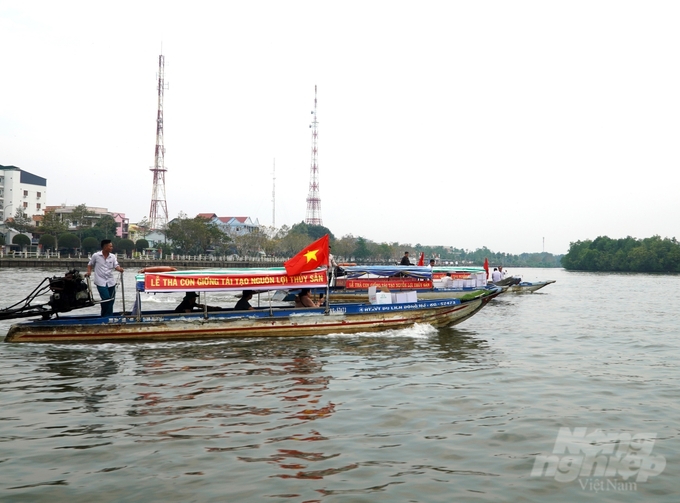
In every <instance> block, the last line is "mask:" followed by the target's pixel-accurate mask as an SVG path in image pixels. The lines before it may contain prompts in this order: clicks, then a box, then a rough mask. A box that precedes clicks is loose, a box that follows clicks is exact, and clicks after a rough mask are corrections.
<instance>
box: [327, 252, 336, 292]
mask: <svg viewBox="0 0 680 503" xmlns="http://www.w3.org/2000/svg"><path fill="white" fill-rule="evenodd" d="M337 269H338V263H337V262H336V261H335V257H334V256H333V254H332V253H331V246H330V245H328V267H327V271H328V286H335V282H334V281H333V280H334V279H335V276H336V274H337V273H336V271H337Z"/></svg>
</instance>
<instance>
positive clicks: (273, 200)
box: [272, 159, 276, 229]
mask: <svg viewBox="0 0 680 503" xmlns="http://www.w3.org/2000/svg"><path fill="white" fill-rule="evenodd" d="M272 228H273V229H276V159H274V169H273V170H272Z"/></svg>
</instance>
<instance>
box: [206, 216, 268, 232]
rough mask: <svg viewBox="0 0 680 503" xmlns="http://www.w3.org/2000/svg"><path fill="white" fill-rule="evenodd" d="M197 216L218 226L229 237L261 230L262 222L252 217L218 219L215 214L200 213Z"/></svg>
mask: <svg viewBox="0 0 680 503" xmlns="http://www.w3.org/2000/svg"><path fill="white" fill-rule="evenodd" d="M197 216H199V217H201V218H205V219H206V220H208V221H209V222H210V223H212V224H214V225H216V226H217V227H218V228H219V229H220V230H221V231H222V232H224V233H225V234H227V235H228V236H243V235H244V234H250V233H251V232H255V231H256V230H258V229H259V228H260V222H259V220H258V219H257V218H256V219H255V220H253V219H251V218H250V217H218V216H217V214H215V213H199V214H198V215H197Z"/></svg>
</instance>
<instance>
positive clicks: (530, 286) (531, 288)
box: [507, 279, 555, 293]
mask: <svg viewBox="0 0 680 503" xmlns="http://www.w3.org/2000/svg"><path fill="white" fill-rule="evenodd" d="M551 283H555V280H554V279H550V280H548V281H537V282H535V283H530V282H528V281H522V282H521V283H517V284H516V285H510V286H509V287H508V290H507V291H508V292H515V293H531V292H535V291H536V290H540V289H541V288H543V287H544V286H548V285H549V284H551Z"/></svg>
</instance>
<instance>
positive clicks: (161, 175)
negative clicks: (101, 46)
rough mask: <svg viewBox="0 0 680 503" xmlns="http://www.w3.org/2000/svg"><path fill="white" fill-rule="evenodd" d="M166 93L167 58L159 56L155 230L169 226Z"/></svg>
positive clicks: (152, 211)
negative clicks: (166, 179) (164, 107)
mask: <svg viewBox="0 0 680 503" xmlns="http://www.w3.org/2000/svg"><path fill="white" fill-rule="evenodd" d="M164 91H165V57H164V56H163V55H162V54H161V55H160V56H158V115H157V116H156V155H155V162H154V166H153V168H150V169H151V171H153V191H152V193H151V209H150V210H149V226H150V227H151V229H153V230H159V229H165V227H166V225H167V224H168V206H167V204H166V202H165V172H166V171H167V170H166V169H165V146H163V92H164Z"/></svg>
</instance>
